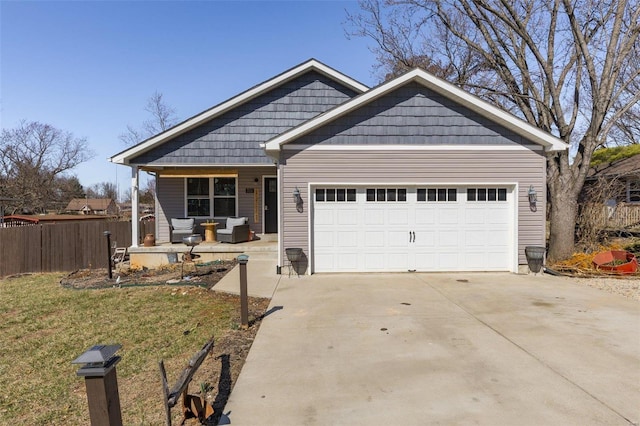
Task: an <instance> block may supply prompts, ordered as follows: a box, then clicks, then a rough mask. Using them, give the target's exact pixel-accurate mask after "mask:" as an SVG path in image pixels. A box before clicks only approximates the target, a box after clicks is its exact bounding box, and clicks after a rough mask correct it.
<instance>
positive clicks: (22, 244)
mask: <svg viewBox="0 0 640 426" xmlns="http://www.w3.org/2000/svg"><path fill="white" fill-rule="evenodd" d="M145 225H146V226H145ZM152 226H153V223H150V224H141V226H140V231H141V232H140V234H141V235H142V236H144V233H145V227H152ZM104 231H109V232H111V243H112V244H113V243H115V242H117V245H118V246H119V247H128V246H130V245H131V223H130V222H107V221H104V222H103V221H101V222H94V221H92V222H74V223H58V224H47V225H33V226H20V227H15V228H0V277H4V276H7V275H12V274H20V273H25V272H58V271H74V270H76V269H83V268H106V267H107V262H108V260H107V259H108V257H109V256H111V252H110V253H109V255H107V240H106V237H105V236H104ZM149 232H153V230H149Z"/></svg>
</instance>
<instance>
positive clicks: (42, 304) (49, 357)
mask: <svg viewBox="0 0 640 426" xmlns="http://www.w3.org/2000/svg"><path fill="white" fill-rule="evenodd" d="M61 278H62V276H61V275H56V274H39V275H31V276H24V277H19V278H10V279H4V280H0V389H3V390H4V391H3V393H2V395H0V398H1V401H0V424H32V425H35V424H57V425H86V424H88V423H89V412H88V408H87V402H86V394H85V387H84V380H83V378H80V377H77V376H76V370H77V368H78V366H75V365H72V364H71V361H72V360H73V359H75V358H76V357H77V356H78V355H79V354H81V353H82V352H84V351H85V350H86V349H88V348H89V347H91V346H93V345H94V344H113V343H119V344H121V345H122V349H121V350H120V351H119V352H118V355H120V356H122V361H120V363H119V364H118V367H117V371H118V384H119V392H120V404H121V407H122V416H123V422H124V424H127V425H143V424H162V423H163V419H164V408H163V406H162V403H161V398H162V396H161V395H162V393H161V387H160V376H159V373H158V361H159V360H160V359H164V361H165V366H166V369H167V375H168V379H169V383H170V385H173V383H174V382H175V380H176V378H177V376H178V375H179V373H180V372H181V371H182V369H183V368H184V367H185V364H186V362H187V361H188V360H189V359H190V358H191V356H192V355H193V354H194V353H196V352H197V351H198V350H200V348H201V347H202V345H203V344H204V343H205V342H206V341H207V340H208V339H209V338H211V336H215V337H216V342H217V341H218V338H219V337H220V336H225V335H228V334H229V333H237V330H238V323H239V299H238V298H237V297H235V296H230V295H224V294H221V293H216V292H213V291H210V290H206V289H203V288H197V287H173V286H157V287H141V288H136V287H129V288H107V289H100V290H74V289H68V288H63V287H62V286H61V285H60V279H61ZM267 303H268V302H267V301H265V300H262V299H260V300H259V302H258V303H257V304H256V303H252V304H251V306H254V307H256V306H257V305H259V306H258V307H257V310H258V311H259V310H262V312H264V309H266V304H267ZM252 314H253V316H254V317H255V314H256V311H254V312H253V313H252ZM258 315H260V313H258ZM246 332H247V333H250V332H251V330H249V331H246ZM253 334H255V330H253ZM214 349H215V346H214ZM205 362H206V363H209V364H215V363H220V361H219V359H218V360H216V358H215V357H214V356H210V357H208V358H207V361H205ZM202 368H203V369H204V370H206V369H207V367H205V364H203V367H202ZM208 369H209V374H212V373H211V371H212V367H211V366H209V367H208ZM237 369H238V371H239V367H238V368H237ZM214 370H215V368H214ZM197 380H201V381H197ZM205 382H206V383H207V384H208V385H211V386H216V385H217V382H216V377H211V376H209V377H204V378H200V379H198V378H194V381H193V382H192V385H191V387H190V391H191V393H196V391H197V390H198V388H199V387H200V386H199V385H200V384H203V383H205ZM173 411H174V418H175V419H178V418H179V416H178V414H179V411H180V410H179V408H178V407H176V408H175V409H174V410H173Z"/></svg>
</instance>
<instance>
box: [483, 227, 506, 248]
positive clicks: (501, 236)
mask: <svg viewBox="0 0 640 426" xmlns="http://www.w3.org/2000/svg"><path fill="white" fill-rule="evenodd" d="M486 235H487V242H486V244H487V247H492V246H494V247H495V246H498V247H499V246H505V241H507V238H508V237H509V232H508V231H507V230H497V229H495V230H492V231H491V232H487V233H486Z"/></svg>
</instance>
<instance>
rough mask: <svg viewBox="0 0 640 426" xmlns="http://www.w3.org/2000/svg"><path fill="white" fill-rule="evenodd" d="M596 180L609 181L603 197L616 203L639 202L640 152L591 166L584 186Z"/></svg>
mask: <svg viewBox="0 0 640 426" xmlns="http://www.w3.org/2000/svg"><path fill="white" fill-rule="evenodd" d="M598 180H602V181H604V182H607V183H609V185H605V187H606V191H607V193H606V194H602V195H603V196H604V197H606V198H608V199H613V200H615V201H616V202H618V203H638V204H640V154H636V155H633V156H631V157H627V158H624V159H622V160H618V161H613V162H610V163H604V164H599V165H598V166H596V167H592V168H591V170H589V175H588V176H587V180H586V185H585V186H586V187H587V188H588V187H589V186H591V185H593V183H595V182H597V181H598Z"/></svg>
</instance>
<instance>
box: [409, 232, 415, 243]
mask: <svg viewBox="0 0 640 426" xmlns="http://www.w3.org/2000/svg"><path fill="white" fill-rule="evenodd" d="M409 242H410V243H415V242H416V233H415V232H411V231H409Z"/></svg>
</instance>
